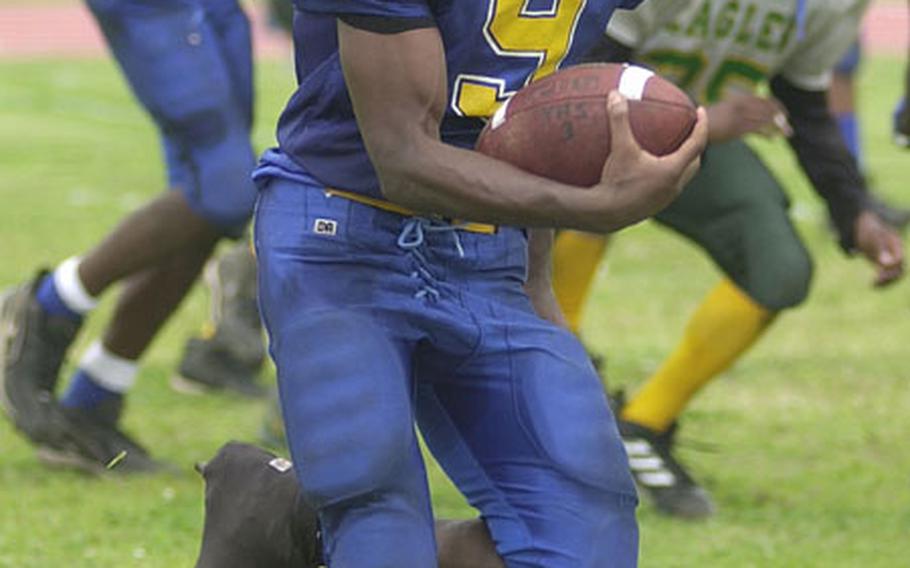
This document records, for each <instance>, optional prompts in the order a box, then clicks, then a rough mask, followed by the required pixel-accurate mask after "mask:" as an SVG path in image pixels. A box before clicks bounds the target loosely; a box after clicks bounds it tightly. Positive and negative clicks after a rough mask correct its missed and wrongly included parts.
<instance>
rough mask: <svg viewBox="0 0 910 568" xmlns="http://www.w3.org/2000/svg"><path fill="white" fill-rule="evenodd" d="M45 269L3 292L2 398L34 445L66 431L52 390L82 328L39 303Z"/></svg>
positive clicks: (0, 308)
mask: <svg viewBox="0 0 910 568" xmlns="http://www.w3.org/2000/svg"><path fill="white" fill-rule="evenodd" d="M46 274H47V273H46V272H42V273H40V274H38V276H37V277H36V278H35V279H34V280H33V281H32V282H30V283H28V284H25V285H22V286H17V287H14V288H10V289H8V290H6V291H5V292H4V293H3V295H2V297H0V403H2V406H3V410H4V411H5V412H6V415H7V416H8V417H9V419H10V420H11V421H12V423H13V425H14V426H15V427H16V429H18V430H19V431H20V432H22V433H23V434H24V435H25V436H26V437H27V438H28V439H29V440H30V441H31V442H33V443H35V444H44V443H58V442H59V441H60V440H59V435H60V434H61V432H62V431H64V428H65V427H64V419H63V417H62V416H61V413H60V408H59V406H58V405H57V403H56V401H55V399H54V391H55V390H56V387H57V380H58V376H59V374H60V366H61V365H62V364H63V359H64V357H65V356H66V351H67V349H68V348H69V346H70V344H71V343H72V342H73V339H74V338H75V337H76V333H77V332H78V331H79V327H80V324H79V323H78V322H75V321H73V320H71V319H69V318H66V317H63V316H53V315H49V314H47V313H46V312H45V311H44V310H43V309H42V308H41V306H40V304H38V300H37V299H36V297H35V293H36V290H37V287H38V284H39V283H40V282H41V279H42V278H43V277H44V276H45V275H46Z"/></svg>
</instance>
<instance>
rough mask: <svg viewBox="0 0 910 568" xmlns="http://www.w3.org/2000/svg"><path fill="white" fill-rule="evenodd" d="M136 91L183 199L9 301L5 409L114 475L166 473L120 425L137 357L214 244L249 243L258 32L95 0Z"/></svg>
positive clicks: (131, 219)
mask: <svg viewBox="0 0 910 568" xmlns="http://www.w3.org/2000/svg"><path fill="white" fill-rule="evenodd" d="M87 5H88V7H89V9H90V10H91V12H92V14H93V15H94V17H95V19H96V20H97V22H98V24H99V26H100V28H101V30H102V32H103V34H104V36H105V38H106V40H107V42H108V45H109V47H110V49H111V51H112V53H113V54H114V56H115V57H116V59H117V61H118V63H119V64H120V67H121V69H122V71H123V73H124V75H125V76H126V78H127V80H128V82H129V84H130V86H131V88H132V90H133V93H134V94H135V96H136V98H137V99H138V100H139V102H140V103H141V104H142V105H143V106H144V107H145V109H146V110H147V111H148V112H149V114H150V115H151V117H152V118H153V120H154V121H155V124H156V125H157V127H158V129H159V131H160V135H161V139H162V146H163V151H164V156H165V161H166V163H167V169H168V174H169V175H168V177H169V180H168V181H169V184H170V187H171V191H169V192H166V193H164V194H163V195H161V196H160V197H158V198H156V199H154V200H152V201H151V202H150V203H148V204H147V205H145V206H144V207H142V208H140V209H139V210H137V211H136V212H134V213H133V214H131V215H130V216H128V217H127V218H126V219H125V220H124V221H122V222H121V223H120V225H118V226H117V227H116V228H115V229H114V230H113V231H112V232H111V233H110V234H109V235H108V236H107V238H105V239H104V240H103V241H102V242H101V243H100V244H98V246H96V247H95V248H94V249H92V250H90V251H89V252H88V253H86V254H85V255H84V256H82V257H72V258H70V259H67V260H65V261H63V262H62V263H61V264H60V265H59V266H58V267H57V268H56V269H55V270H53V272H50V273H46V272H43V271H42V272H40V273H39V274H38V275H37V276H36V277H35V278H34V279H33V280H31V281H30V282H27V283H26V284H24V285H22V286H19V287H17V288H14V289H11V290H9V291H7V293H6V295H5V296H4V298H3V302H2V333H3V337H2V343H0V345H2V347H3V353H2V355H3V359H2V367H0V373H2V394H3V395H4V396H3V397H2V399H3V402H4V405H3V406H4V409H5V410H6V412H7V414H8V416H9V417H10V418H11V420H12V421H13V423H14V425H15V426H16V428H17V429H19V430H20V431H21V432H22V433H23V434H24V435H25V436H26V437H27V438H28V439H29V440H30V441H31V442H32V443H34V444H35V445H36V446H38V448H39V457H41V458H42V459H44V460H45V461H47V462H51V463H55V464H64V465H73V466H76V467H80V468H84V469H87V470H92V471H94V470H98V469H99V468H102V467H104V466H105V464H107V463H109V462H110V460H112V459H113V458H114V457H116V456H118V455H119V454H121V453H122V452H126V458H125V460H123V461H122V463H120V465H119V466H118V467H117V469H116V471H121V472H134V471H148V470H154V469H156V468H157V467H158V463H157V462H156V461H155V460H153V459H152V458H151V457H150V456H149V455H148V453H147V452H146V451H145V449H144V448H142V446H141V445H139V444H138V443H137V442H136V441H134V440H133V439H132V438H130V437H129V436H127V435H126V434H125V433H123V432H122V431H121V430H120V428H119V425H118V424H119V419H120V417H121V415H122V412H123V402H124V395H125V393H126V392H127V391H128V390H129V388H130V387H131V386H132V384H133V382H134V380H135V377H136V373H137V361H138V359H139V357H140V356H141V355H142V353H143V352H144V351H145V349H146V348H147V347H148V345H149V343H150V342H151V340H152V339H153V338H154V336H155V334H156V333H157V332H158V331H159V329H160V328H161V326H162V325H163V324H164V323H165V321H166V320H167V318H168V316H170V315H171V314H172V313H173V312H174V310H175V309H176V307H177V306H178V304H179V303H180V301H181V300H182V299H183V297H184V296H185V295H186V293H187V291H188V290H189V288H190V286H191V285H192V283H193V282H194V281H195V280H196V277H197V275H198V273H199V272H200V270H201V269H202V267H203V265H204V264H205V262H206V260H207V259H208V257H209V255H210V254H211V252H212V249H213V248H214V246H215V244H216V243H217V242H218V241H219V240H220V239H221V238H223V237H230V238H237V237H240V236H242V235H243V234H244V229H245V227H246V225H247V222H248V220H249V217H250V214H251V211H252V206H253V202H254V199H255V190H254V188H253V185H252V183H251V182H250V177H249V176H250V172H251V170H252V167H253V165H254V155H253V151H252V148H251V145H250V127H251V123H252V101H253V88H252V54H251V45H250V28H249V22H248V21H247V18H246V15H245V14H244V13H243V11H242V9H241V8H240V7H239V5H238V4H237V1H236V0H88V1H87ZM115 282H120V283H122V284H123V289H122V292H121V294H120V297H119V300H118V303H117V305H116V308H115V311H114V315H113V318H112V320H111V322H110V324H109V325H108V327H107V329H106V330H105V332H104V335H103V337H102V339H101V340H99V341H96V342H95V343H93V344H92V345H91V346H90V347H89V348H88V350H87V351H86V353H85V354H84V355H83V357H82V359H81V360H80V362H79V363H78V365H77V369H76V372H75V374H74V376H73V377H72V380H71V381H70V383H69V386H68V388H67V391H66V392H65V394H64V395H63V396H62V398H61V399H60V400H59V401H58V400H57V399H56V398H55V395H54V393H55V390H56V386H57V383H58V377H59V373H60V369H61V364H62V363H63V360H64V358H65V356H66V352H67V349H68V347H69V346H70V345H71V343H72V341H73V339H74V338H75V336H76V334H77V333H78V331H79V329H80V327H81V325H82V322H83V319H84V318H85V316H86V315H87V314H88V313H89V312H90V311H91V310H92V309H93V308H94V307H95V305H96V304H97V298H98V297H99V296H100V295H101V293H102V292H104V291H105V290H106V289H107V288H108V287H109V286H110V285H111V284H113V283H115Z"/></svg>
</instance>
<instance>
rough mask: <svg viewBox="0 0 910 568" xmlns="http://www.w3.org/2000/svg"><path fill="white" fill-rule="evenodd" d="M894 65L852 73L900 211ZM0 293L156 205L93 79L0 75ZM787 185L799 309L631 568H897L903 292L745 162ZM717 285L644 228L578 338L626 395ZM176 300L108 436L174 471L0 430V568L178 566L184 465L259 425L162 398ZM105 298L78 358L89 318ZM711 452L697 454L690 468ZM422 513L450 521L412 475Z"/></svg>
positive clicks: (716, 412) (712, 406)
mask: <svg viewBox="0 0 910 568" xmlns="http://www.w3.org/2000/svg"><path fill="white" fill-rule="evenodd" d="M901 71H902V63H901V62H898V61H896V60H881V59H879V60H874V61H870V62H869V64H868V65H867V67H866V70H865V73H864V75H863V83H864V86H865V87H866V88H864V98H863V113H864V115H865V117H866V119H867V120H866V122H865V124H864V126H865V128H866V131H865V135H866V140H867V142H868V150H869V151H868V155H869V164H870V168H871V170H872V172H873V174H874V176H875V179H876V181H877V183H878V185H879V186H880V188H881V191H882V192H884V193H885V194H887V195H890V196H892V197H901V196H902V197H903V198H904V199H905V200H910V193H908V192H907V191H906V190H907V188H906V184H907V180H910V155H908V154H904V153H901V152H900V151H898V150H896V149H893V148H892V147H891V146H890V144H889V142H888V139H887V123H888V114H889V109H890V108H891V105H892V103H893V101H894V100H895V98H896V96H897V88H898V84H899V77H900V73H901ZM0 77H3V79H2V81H0V204H2V207H0V258H2V262H0V284H2V285H8V284H13V283H16V282H19V281H21V280H22V279H24V278H26V277H28V276H30V275H31V274H32V272H33V271H34V270H35V269H36V267H38V266H41V265H47V264H51V263H54V262H56V261H58V260H60V259H61V258H63V257H64V256H67V255H69V254H72V253H74V252H78V251H82V250H84V249H86V248H87V247H88V246H90V245H92V244H93V243H94V242H95V241H96V240H97V239H98V238H99V237H100V236H102V235H103V234H104V233H105V232H106V231H108V229H110V227H111V226H112V225H113V224H114V223H115V222H116V221H117V219H118V218H119V217H120V216H122V215H123V214H124V213H125V212H127V211H129V210H130V209H132V208H133V207H135V206H136V205H137V204H139V203H141V202H142V201H143V200H144V199H145V198H147V197H148V196H150V195H154V194H155V192H156V191H158V190H159V188H160V187H162V184H163V176H162V172H161V170H160V166H159V162H158V149H157V145H156V138H155V135H154V132H153V131H152V129H151V128H150V126H149V123H148V122H147V120H146V118H145V116H144V115H143V114H142V113H141V112H140V111H139V110H138V108H137V107H136V105H135V104H134V103H133V101H132V100H131V98H130V96H129V94H128V93H127V92H126V91H125V89H124V87H123V84H122V83H121V80H120V78H119V75H118V74H117V73H116V71H115V69H114V68H113V67H112V66H111V65H110V64H108V63H107V62H44V63H29V64H27V65H26V64H14V63H0ZM290 77H291V70H290V67H289V65H285V64H280V63H269V64H265V65H263V66H262V67H260V70H259V77H258V79H259V87H260V90H259V93H260V98H259V127H258V129H257V131H256V140H257V143H258V146H260V147H264V146H266V145H268V144H269V143H270V140H271V132H272V125H273V124H274V117H275V115H276V113H277V112H278V110H279V108H280V105H281V103H282V101H283V99H284V97H285V96H286V94H287V93H288V91H289V89H290V83H289V81H290ZM761 149H762V151H763V152H765V153H766V154H767V155H768V156H769V158H770V159H771V160H772V162H773V163H774V165H775V169H776V170H777V171H778V173H779V175H780V176H781V177H782V178H783V179H785V180H788V182H789V185H790V186H792V187H793V192H792V194H793V199H794V215H795V216H796V217H797V219H798V222H799V227H800V230H801V231H802V233H803V234H804V236H805V237H806V240H807V241H808V243H809V246H810V248H811V250H812V251H813V252H814V254H815V256H816V259H817V276H816V280H815V284H814V290H813V296H812V298H811V301H810V302H809V304H808V305H807V306H805V307H803V308H802V309H800V310H798V311H795V312H794V313H792V314H788V315H786V316H785V317H782V318H781V319H780V321H779V322H778V323H777V325H776V326H775V328H774V329H773V331H772V333H770V334H769V335H768V337H766V338H765V339H764V340H763V342H762V343H761V344H760V345H759V346H758V347H757V348H756V349H755V350H754V351H753V352H752V353H751V354H750V355H749V356H748V357H747V358H746V360H745V361H743V362H742V364H740V365H738V366H737V367H736V368H735V369H733V370H732V371H731V372H729V373H727V375H726V376H725V377H724V379H723V380H720V381H718V382H717V383H716V384H714V385H712V387H711V388H709V389H708V390H707V391H706V392H705V393H704V395H703V396H701V397H700V398H699V399H698V400H697V402H696V403H695V404H694V406H693V407H692V409H691V411H690V412H689V413H688V414H687V415H686V420H685V426H684V429H683V432H682V437H683V439H684V444H685V441H686V440H689V441H691V440H695V441H698V442H703V444H701V445H696V444H691V443H690V445H689V447H688V448H686V449H684V450H683V454H684V456H685V458H686V459H687V460H688V461H689V462H690V463H691V464H692V466H693V469H694V470H695V471H696V472H697V473H698V474H699V477H700V478H701V479H703V480H705V482H706V484H707V486H708V487H709V488H710V489H711V490H712V492H713V493H714V494H715V496H716V499H717V503H718V505H719V509H720V512H719V514H718V515H717V517H716V518H715V519H713V520H711V521H709V522H706V523H701V524H684V523H679V522H674V521H669V520H666V519H663V518H660V517H657V516H655V515H654V514H653V512H652V511H651V510H650V509H649V508H648V507H647V506H644V507H643V508H642V510H641V515H640V517H641V523H642V536H643V538H642V566H645V567H670V566H682V567H689V566H693V567H695V566H698V567H701V566H711V567H737V568H739V567H747V566H756V567H778V566H784V567H788V566H793V567H802V566H825V567H839V566H842V567H857V566H862V567H869V568H871V567H879V566H881V567H894V566H910V546H908V542H910V541H908V537H907V534H908V527H910V442H908V439H907V433H908V431H910V350H908V348H907V343H908V340H910V318H908V316H910V294H908V289H907V285H906V284H901V285H898V286H897V287H895V288H893V289H890V290H887V291H884V292H871V291H869V290H868V283H869V281H870V278H871V274H870V272H869V271H868V270H867V269H866V267H865V266H863V264H862V262H861V261H859V260H852V261H851V260H847V259H845V258H844V257H843V256H842V255H841V254H840V253H839V251H838V250H837V248H836V247H835V245H834V244H833V239H832V238H831V237H830V234H829V232H828V230H827V229H826V228H825V225H824V222H823V218H824V213H823V209H822V207H821V206H820V204H819V201H818V200H817V199H815V197H814V196H813V195H811V193H810V191H809V190H808V189H807V188H806V187H805V185H804V183H803V181H802V179H801V177H800V176H799V175H798V174H797V170H796V169H795V167H794V164H793V162H792V160H791V159H790V157H789V155H788V154H787V152H786V151H785V150H784V147H783V145H782V144H778V143H775V144H763V145H762V146H761ZM716 278H717V275H716V274H715V272H714V270H713V268H712V267H711V266H710V265H709V263H708V262H707V261H706V260H705V258H704V257H703V256H702V255H701V254H699V253H698V251H696V250H694V249H693V248H692V247H690V246H689V245H687V244H685V243H684V242H682V241H681V240H680V239H678V238H676V237H674V236H672V235H669V234H667V233H666V232H664V231H662V230H660V229H658V228H656V227H654V226H650V225H647V224H646V225H643V226H640V227H637V228H635V229H633V230H630V231H627V232H626V233H625V234H623V235H622V237H621V238H620V239H618V240H617V245H616V246H615V248H614V250H613V252H612V254H611V256H610V262H609V267H608V270H606V271H604V273H603V274H601V275H600V279H599V281H598V287H597V292H596V295H595V298H594V301H593V305H591V309H590V311H589V316H588V318H587V322H586V332H587V338H588V341H589V342H590V343H591V344H592V345H593V346H595V347H596V348H597V349H598V350H599V351H602V352H603V353H604V354H605V355H607V357H608V359H609V372H610V375H611V381H612V382H613V383H614V386H615V385H619V384H626V385H628V386H630V387H632V386H633V385H634V384H636V383H637V382H639V381H640V380H642V379H643V378H644V377H646V376H647V374H648V373H649V372H650V371H651V370H652V369H653V368H654V367H655V366H656V365H657V364H658V362H659V361H660V359H661V358H662V356H663V355H664V354H665V353H666V352H667V350H668V349H669V348H670V347H671V346H672V345H673V343H674V341H675V340H676V338H677V337H678V334H679V332H680V330H681V328H682V326H683V324H684V322H685V319H686V317H687V315H688V314H689V313H690V311H691V310H692V308H693V307H694V305H695V304H696V302H697V301H698V300H699V298H700V296H701V295H702V294H703V293H704V292H705V291H707V289H708V288H709V287H710V286H711V285H712V284H713V283H714V281H715V280H716ZM205 302H206V300H205V295H204V293H203V292H202V291H201V290H197V291H196V292H194V294H193V295H192V297H191V298H190V299H189V301H187V302H186V304H185V306H184V307H183V309H182V310H181V311H180V313H178V314H177V315H176V316H175V317H174V319H173V321H172V323H171V324H170V326H169V327H168V328H167V330H166V333H164V334H163V336H162V337H161V338H160V340H159V341H158V342H157V343H156V344H155V345H154V347H153V348H152V349H151V352H150V353H149V354H148V357H147V358H146V360H145V364H144V366H143V371H142V375H141V380H140V381H139V384H138V387H137V389H136V391H135V393H134V396H133V397H132V398H131V402H132V407H131V409H130V411H129V412H128V416H127V420H126V425H127V427H128V429H130V430H132V431H133V432H135V433H137V434H138V435H139V437H140V438H141V439H142V440H143V441H145V442H147V443H148V444H149V446H150V447H151V448H152V449H153V451H154V452H155V453H156V454H158V455H159V456H161V457H163V458H166V459H168V460H170V461H172V462H174V463H177V464H180V465H181V466H183V468H184V471H185V473H183V474H181V475H171V476H161V477H148V478H137V479H103V480H99V479H91V478H86V477H82V476H80V475H76V474H72V473H66V472H57V471H48V470H46V469H43V468H42V467H40V466H39V465H38V464H37V462H36V460H35V458H34V456H33V454H32V452H31V451H30V448H29V447H28V446H27V445H26V444H25V443H24V442H22V441H21V440H20V439H19V438H18V437H17V436H16V435H14V433H13V431H12V430H11V428H10V427H9V426H8V424H7V423H6V422H4V421H0V452H2V458H0V566H2V567H11V568H28V567H42V568H43V567H49V566H54V567H83V566H84V567H109V566H110V567H113V566H118V567H122V566H133V565H136V566H155V567H167V568H171V567H178V566H191V565H192V562H193V559H194V558H195V553H196V550H197V541H198V536H199V534H200V529H201V521H202V493H201V489H202V484H201V482H200V480H199V479H198V478H197V476H196V475H195V474H194V473H193V472H192V471H191V468H190V465H191V464H192V463H193V462H194V461H197V460H200V459H205V458H207V457H209V456H210V455H211V454H212V453H213V452H214V451H215V450H216V449H217V448H218V447H219V446H220V444H221V443H223V442H224V441H226V440H228V439H230V438H237V439H244V440H253V439H255V436H256V433H257V429H258V425H259V419H260V416H261V413H262V407H261V406H260V405H258V404H251V403H249V402H245V401H242V400H238V399H235V398H230V397H215V396H213V397H202V398H195V397H186V396H182V395H178V394H175V393H174V392H172V391H171V390H169V388H168V387H167V378H168V376H169V374H170V372H171V370H172V368H173V365H174V363H175V361H176V360H177V358H178V356H179V352H180V348H181V345H182V342H183V341H184V339H185V338H186V337H187V336H188V335H190V334H191V333H192V332H193V331H194V330H195V329H196V328H197V326H198V325H199V323H200V321H201V320H202V318H203V317H204V314H205V311H206V310H205ZM109 304H110V299H108V302H107V303H106V304H105V305H104V307H103V308H102V310H101V312H100V313H98V314H97V317H94V318H92V320H91V322H90V325H89V326H88V330H87V333H84V334H83V337H82V339H81V340H80V342H79V344H78V345H77V349H76V351H77V352H78V351H79V350H81V348H83V347H84V346H85V345H86V344H87V341H88V338H90V337H92V336H93V335H95V333H96V332H97V331H98V329H99V327H100V323H101V322H103V320H104V319H105V318H106V310H107V309H108V308H109ZM706 444H710V446H711V447H712V448H713V449H711V450H710V451H705V450H703V449H702V450H697V449H695V447H700V446H703V445H706ZM432 475H433V480H432V482H433V488H434V497H435V502H436V505H437V511H438V512H439V513H440V514H444V515H450V516H456V515H457V516H467V515H470V514H471V512H470V510H469V509H468V508H467V507H465V506H464V504H463V502H462V500H461V499H460V498H459V497H458V495H457V494H456V493H455V491H454V490H453V489H452V488H451V486H449V485H448V484H447V482H446V481H445V480H444V478H443V476H442V475H441V474H440V473H439V472H438V471H437V470H435V469H433V470H432Z"/></svg>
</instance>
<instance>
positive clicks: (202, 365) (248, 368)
mask: <svg viewBox="0 0 910 568" xmlns="http://www.w3.org/2000/svg"><path fill="white" fill-rule="evenodd" d="M261 368H262V363H261V362H260V363H258V364H255V365H250V364H247V363H244V362H243V361H239V360H238V359H237V358H236V357H235V355H234V353H233V352H232V351H229V350H227V349H226V348H224V346H222V345H219V344H218V342H216V341H214V340H212V339H201V338H196V337H194V338H192V339H190V340H189V341H187V342H186V346H185V347H184V350H183V358H182V359H181V360H180V367H179V368H178V370H177V375H175V376H174V377H173V378H172V379H171V386H172V387H173V388H174V390H176V391H178V392H182V393H185V394H201V393H204V392H206V391H212V390H214V391H219V390H225V391H231V392H234V393H236V394H239V395H242V396H247V397H250V398H261V397H263V396H265V395H266V392H267V390H266V388H265V387H264V386H263V385H261V384H260V383H259V382H258V380H257V378H258V376H259V370H260V369H261Z"/></svg>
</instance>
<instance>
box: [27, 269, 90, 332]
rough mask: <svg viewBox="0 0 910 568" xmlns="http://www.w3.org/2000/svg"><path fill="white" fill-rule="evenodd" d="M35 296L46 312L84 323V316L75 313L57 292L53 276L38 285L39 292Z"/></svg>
mask: <svg viewBox="0 0 910 568" xmlns="http://www.w3.org/2000/svg"><path fill="white" fill-rule="evenodd" d="M35 296H36V298H37V300H38V303H39V304H40V305H41V307H42V308H44V311H45V312H47V313H49V314H50V315H52V316H63V317H65V318H69V319H71V320H73V321H77V322H79V321H82V314H79V313H77V312H74V311H73V310H71V309H70V308H69V306H67V305H66V304H65V303H64V302H63V298H61V297H60V294H59V293H58V292H57V285H56V284H55V283H54V276H53V274H48V275H47V276H45V277H44V279H43V280H42V281H41V283H40V284H39V285H38V292H37V293H36V295H35Z"/></svg>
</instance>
